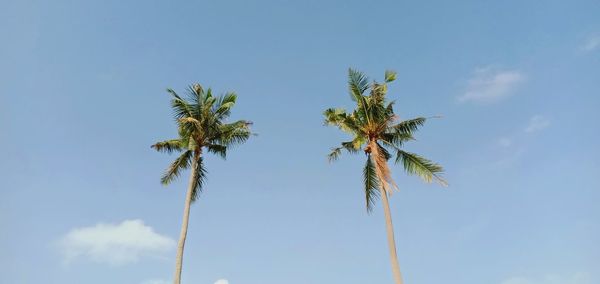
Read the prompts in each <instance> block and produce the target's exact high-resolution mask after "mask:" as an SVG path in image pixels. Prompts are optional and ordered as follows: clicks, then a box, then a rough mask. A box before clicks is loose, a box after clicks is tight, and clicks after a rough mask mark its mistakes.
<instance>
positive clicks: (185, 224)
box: [173, 155, 199, 284]
mask: <svg viewBox="0 0 600 284" xmlns="http://www.w3.org/2000/svg"><path fill="white" fill-rule="evenodd" d="M198 158H199V157H198V155H194V158H193V161H192V169H191V174H190V181H189V184H188V190H187V194H186V196H185V206H184V208H183V221H182V223H181V234H180V235H179V243H178V245H177V258H176V260H175V276H174V277H173V284H180V283H181V268H182V265H183V248H184V246H185V238H186V236H187V229H188V221H189V219H190V205H191V204H192V195H193V191H194V184H195V183H196V178H197V176H196V167H197V166H198Z"/></svg>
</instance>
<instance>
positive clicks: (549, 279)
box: [500, 272, 592, 284]
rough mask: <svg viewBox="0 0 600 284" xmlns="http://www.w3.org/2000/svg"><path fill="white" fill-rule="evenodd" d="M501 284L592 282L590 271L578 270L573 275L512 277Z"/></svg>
mask: <svg viewBox="0 0 600 284" xmlns="http://www.w3.org/2000/svg"><path fill="white" fill-rule="evenodd" d="M500 284H592V279H591V276H590V274H589V273H585V272H577V273H574V274H572V275H568V276H565V275H557V274H547V275H545V276H544V277H541V278H529V277H511V278H508V279H506V280H504V281H502V282H501V283H500Z"/></svg>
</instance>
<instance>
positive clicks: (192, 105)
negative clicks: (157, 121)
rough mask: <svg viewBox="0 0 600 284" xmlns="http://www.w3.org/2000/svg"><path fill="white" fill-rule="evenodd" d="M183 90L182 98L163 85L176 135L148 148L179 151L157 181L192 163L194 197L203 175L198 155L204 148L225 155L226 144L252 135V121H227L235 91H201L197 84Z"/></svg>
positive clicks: (167, 180) (166, 180)
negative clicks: (167, 94)
mask: <svg viewBox="0 0 600 284" xmlns="http://www.w3.org/2000/svg"><path fill="white" fill-rule="evenodd" d="M187 91H188V92H187V97H186V98H182V97H181V96H179V95H178V94H177V93H176V92H175V91H173V90H172V89H167V92H168V93H169V94H171V96H172V99H171V109H172V110H173V117H174V118H175V121H176V122H177V129H178V134H179V137H178V138H177V139H172V140H166V141H162V142H158V143H156V144H154V145H152V148H154V149H155V150H157V151H159V152H166V153H172V152H183V153H182V154H181V156H179V157H178V158H177V159H175V161H173V163H172V164H171V165H170V166H169V168H167V170H166V171H165V174H164V175H163V177H162V179H161V182H162V183H163V184H169V183H170V182H171V181H173V180H174V179H176V178H177V177H178V176H179V174H180V173H181V171H182V170H184V169H187V168H189V167H190V166H192V167H195V168H194V169H192V171H194V175H193V177H194V179H195V180H194V183H193V184H194V189H193V199H194V200H195V199H196V197H197V193H199V192H201V190H202V184H203V182H204V179H205V176H206V169H205V167H204V164H203V156H202V155H203V153H204V150H206V151H207V152H208V153H212V154H216V155H218V156H220V157H222V158H226V156H227V150H228V148H229V147H230V146H233V145H238V144H242V143H244V142H246V141H247V140H248V139H249V138H250V136H252V132H251V131H250V126H251V125H252V123H251V122H249V121H247V120H238V121H234V122H230V123H227V119H228V118H229V116H230V115H231V109H232V108H233V106H234V105H235V102H236V100H237V95H236V94H235V93H231V92H230V93H225V94H224V95H222V96H213V94H212V90H211V89H210V88H209V89H208V90H206V91H205V90H204V89H203V88H202V86H200V85H199V84H194V85H191V86H189V87H188V89H187Z"/></svg>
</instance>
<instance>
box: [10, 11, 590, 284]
mask: <svg viewBox="0 0 600 284" xmlns="http://www.w3.org/2000/svg"><path fill="white" fill-rule="evenodd" d="M440 2H441V1H439V2H433V1H419V2H406V1H372V2H370V3H366V2H365V1H295V2H292V1H261V2H255V3H251V2H250V1H218V3H208V2H202V1H182V2H179V3H173V2H172V1H164V2H158V1H152V2H151V1H143V2H142V1H138V2H134V1H130V2H126V1H86V3H83V1H30V0H21V1H10V0H9V1H6V0H5V1H2V3H1V6H2V9H0V38H2V44H0V86H1V90H0V133H1V134H0V135H1V136H0V137H1V138H2V139H0V149H2V159H0V173H1V177H2V184H1V185H0V228H1V231H0V267H1V269H0V271H1V273H0V283H60V284H63V283H88V284H95V283H115V284H161V283H168V280H169V279H170V277H171V275H172V271H173V268H174V255H175V254H174V240H175V239H176V238H177V236H178V233H179V229H180V222H181V213H182V208H183V202H184V194H185V192H184V191H185V184H186V180H185V178H183V179H181V180H179V181H178V182H176V183H174V184H172V185H171V186H169V187H166V188H165V187H163V186H161V185H160V183H159V177H160V175H161V173H162V171H163V170H164V168H165V167H166V166H167V165H168V163H169V162H170V161H171V159H173V157H171V156H168V155H164V154H159V153H155V152H153V151H152V149H150V147H149V146H150V145H151V144H152V143H153V142H155V141H158V140H161V139H166V138H170V137H173V136H174V135H175V134H176V131H175V128H174V122H173V120H172V118H171V115H170V109H169V106H168V101H169V97H168V95H167V94H166V92H165V91H164V90H165V88H167V87H171V88H174V89H175V90H178V91H183V90H184V88H185V87H186V86H187V85H188V84H191V83H194V82H199V83H201V84H203V85H204V86H206V87H208V86H210V87H212V88H213V89H214V90H215V91H217V92H225V91H236V92H237V93H238V94H239V99H238V105H237V106H236V109H235V111H234V114H233V118H234V119H238V118H245V119H250V120H252V121H254V123H255V124H254V130H255V131H256V132H257V133H258V134H259V136H257V137H254V138H253V139H252V140H251V141H249V142H248V143H247V144H245V145H242V146H239V147H238V148H237V149H235V151H232V152H231V153H230V154H229V157H228V159H227V161H222V160H220V159H218V158H215V157H210V158H208V159H207V166H208V171H209V181H208V183H207V184H206V188H205V190H206V191H205V192H204V193H203V195H202V197H201V199H200V200H199V201H198V202H197V203H195V204H194V206H193V208H192V213H191V214H192V215H191V220H190V230H189V235H188V243H187V246H186V254H185V259H184V273H183V280H184V281H185V283H197V284H213V283H218V284H226V283H230V284H279V283H286V284H306V283H316V284H319V283H347V284H359V283H360V284H364V283H390V282H391V272H390V268H389V261H388V255H387V246H386V239H385V227H384V219H383V215H382V212H381V208H380V207H379V204H378V206H377V207H376V210H375V212H373V214H371V215H368V214H367V213H366V212H365V209H364V200H363V193H362V192H361V190H362V188H361V178H362V177H361V166H362V164H363V162H364V157H363V156H361V155H357V156H346V157H343V158H342V159H341V160H340V161H338V162H336V163H334V164H328V163H327V161H326V157H325V156H326V154H327V153H328V151H329V149H330V148H331V147H333V146H335V145H336V144H337V143H339V142H340V141H342V139H344V138H345V136H344V134H343V133H340V132H339V131H338V130H336V129H334V128H327V127H324V126H323V124H322V116H321V112H322V110H324V109H325V108H327V107H337V106H342V107H347V108H349V107H351V106H352V105H351V101H350V99H349V96H348V95H347V93H346V75H347V73H346V72H347V68H348V67H354V68H357V69H359V70H362V71H364V72H365V73H367V74H368V75H370V76H371V77H372V78H374V79H379V80H381V79H382V77H383V72H384V70H385V69H394V70H396V71H397V72H398V80H397V81H396V82H394V83H393V84H392V85H391V86H390V98H391V99H395V100H396V101H397V111H398V112H399V114H400V116H401V117H402V118H411V117H415V116H419V115H423V116H432V115H442V116H443V118H442V119H435V120H431V121H430V122H428V123H427V125H426V126H425V127H423V128H422V130H421V131H420V132H419V133H418V135H417V138H418V141H417V142H416V143H411V144H408V145H407V149H408V150H410V151H414V152H417V153H420V154H422V155H424V156H426V157H429V158H431V159H433V160H435V161H437V162H439V163H441V164H442V165H444V167H445V168H446V174H445V177H446V179H447V180H448V181H449V183H450V186H449V187H448V188H441V187H439V186H437V185H433V184H423V183H422V182H420V181H419V180H418V179H417V178H416V177H410V176H406V175H405V174H404V173H403V172H402V169H401V168H400V167H398V166H395V167H393V171H394V178H395V179H396V181H397V183H398V185H399V187H400V189H401V191H400V192H398V193H396V194H394V195H393V196H392V198H391V205H392V213H393V218H394V225H395V231H396V240H397V244H398V254H399V259H400V263H401V268H402V270H403V272H404V275H405V280H406V282H407V283H419V284H433V283H461V284H482V283H485V284H558V283H561V284H564V283H566V284H596V283H600V273H598V271H600V246H598V245H597V244H598V241H600V222H599V221H600V207H598V206H597V204H598V200H599V198H600V192H599V189H600V182H599V181H598V178H597V175H598V174H599V173H600V164H599V162H598V161H599V160H600V151H598V148H597V145H599V142H600V141H599V140H600V131H599V127H598V121H600V114H599V112H598V108H599V107H600V96H599V95H600V80H599V78H600V17H598V14H600V2H598V1H544V3H543V4H542V3H541V2H539V1H493V2H492V1H445V2H442V3H440ZM184 177H185V176H184ZM219 279H221V280H219ZM165 281H166V282H165Z"/></svg>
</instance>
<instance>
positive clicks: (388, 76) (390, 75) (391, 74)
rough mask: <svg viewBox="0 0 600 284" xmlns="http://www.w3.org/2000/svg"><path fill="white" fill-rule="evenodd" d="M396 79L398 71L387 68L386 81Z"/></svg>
mask: <svg viewBox="0 0 600 284" xmlns="http://www.w3.org/2000/svg"><path fill="white" fill-rule="evenodd" d="M394 80H396V71H393V70H385V82H386V83H389V82H392V81H394Z"/></svg>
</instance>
